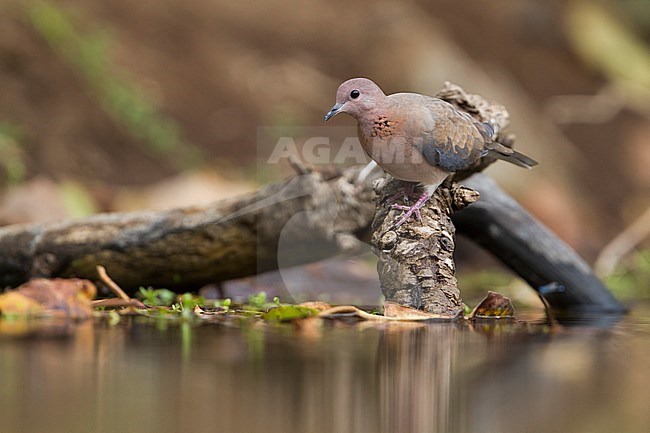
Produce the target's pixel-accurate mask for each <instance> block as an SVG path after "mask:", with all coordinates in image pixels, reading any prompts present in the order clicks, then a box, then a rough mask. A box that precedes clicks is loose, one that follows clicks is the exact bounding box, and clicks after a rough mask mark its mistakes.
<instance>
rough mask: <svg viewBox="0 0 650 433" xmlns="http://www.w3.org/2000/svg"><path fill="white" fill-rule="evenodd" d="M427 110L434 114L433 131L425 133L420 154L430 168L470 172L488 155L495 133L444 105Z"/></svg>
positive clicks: (436, 105)
mask: <svg viewBox="0 0 650 433" xmlns="http://www.w3.org/2000/svg"><path fill="white" fill-rule="evenodd" d="M427 108H429V110H430V112H431V114H432V118H433V127H432V128H430V129H429V131H427V132H426V133H425V137H424V142H423V144H422V149H421V151H422V154H423V155H424V158H425V159H426V160H427V162H429V164H432V165H436V166H438V167H442V168H443V169H445V170H447V171H450V172H456V171H460V170H464V169H466V168H468V167H469V166H471V165H472V164H473V163H474V162H476V160H477V159H479V158H481V157H482V156H484V155H485V154H486V153H487V149H486V148H485V142H486V141H487V140H488V138H487V137H490V136H491V135H492V133H493V130H492V128H491V127H490V126H489V125H487V124H482V123H479V122H477V121H476V120H474V118H472V117H471V116H470V115H468V114H465V113H461V112H459V111H456V110H455V109H454V108H453V106H451V105H450V104H447V103H446V102H443V101H437V102H434V103H432V104H430V105H429V106H428V107H427ZM483 125H485V126H483Z"/></svg>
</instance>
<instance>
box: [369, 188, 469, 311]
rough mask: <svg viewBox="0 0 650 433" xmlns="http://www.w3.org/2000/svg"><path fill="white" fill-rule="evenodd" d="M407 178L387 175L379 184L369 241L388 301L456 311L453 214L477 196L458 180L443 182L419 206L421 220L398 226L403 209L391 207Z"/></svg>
mask: <svg viewBox="0 0 650 433" xmlns="http://www.w3.org/2000/svg"><path fill="white" fill-rule="evenodd" d="M404 187H405V182H401V181H398V180H395V179H393V178H383V179H380V180H378V181H377V182H376V183H375V191H376V193H377V195H378V198H377V210H376V213H375V218H374V220H373V223H372V239H371V245H372V247H373V252H374V253H375V254H376V255H377V257H378V258H379V261H378V263H377V271H378V273H379V281H380V284H381V289H382V292H383V293H384V296H385V297H386V300H387V301H391V302H396V303H398V304H401V305H405V306H408V307H412V308H418V309H421V310H424V311H427V312H430V313H434V314H449V315H455V314H456V313H458V311H460V310H462V309H463V305H462V300H461V297H460V291H459V290H458V286H457V282H456V266H455V263H454V257H453V255H454V245H455V244H456V242H455V232H456V230H455V228H454V225H453V224H452V221H451V215H452V214H453V213H454V212H455V211H456V210H460V209H462V208H464V207H466V206H467V205H468V204H470V203H473V202H474V201H476V200H477V199H478V194H477V193H476V192H475V191H473V190H471V189H469V188H465V187H462V186H458V185H456V184H454V185H453V186H452V187H451V189H450V188H449V187H447V186H441V187H440V188H438V190H437V191H436V192H435V194H434V195H433V197H431V199H430V200H429V201H428V202H427V203H426V205H425V206H424V207H423V208H422V209H421V218H422V221H421V222H420V221H417V220H415V219H412V220H409V221H407V222H405V223H404V224H402V225H401V226H400V227H397V228H395V224H396V222H397V221H398V220H399V218H400V216H401V214H402V211H399V210H394V209H392V208H391V203H393V202H394V201H395V200H394V199H393V198H394V197H396V196H397V197H399V196H400V191H401V190H402V189H403V188H404Z"/></svg>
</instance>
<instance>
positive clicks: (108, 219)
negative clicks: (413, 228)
mask: <svg viewBox="0 0 650 433" xmlns="http://www.w3.org/2000/svg"><path fill="white" fill-rule="evenodd" d="M358 172H359V168H358V167H351V168H348V169H345V170H343V171H342V172H341V173H340V175H338V176H336V177H332V178H324V177H323V176H322V175H321V174H320V173H316V172H312V173H308V174H304V175H300V176H297V177H294V178H292V179H290V180H288V181H286V182H283V183H280V184H274V185H268V186H265V187H263V188H261V189H260V190H259V191H257V192H255V193H251V194H245V195H243V196H240V197H236V198H232V199H228V200H223V201H219V202H216V203H214V204H212V205H210V206H207V207H192V208H184V209H174V210H169V211H163V212H136V213H123V214H105V215H96V216H92V217H88V218H82V219H76V220H69V221H61V222H55V223H45V224H33V225H16V226H9V227H4V228H0V250H1V251H2V252H3V254H2V256H0V284H1V285H2V286H9V287H15V286H18V285H20V284H22V283H23V282H25V281H27V280H28V279H29V278H32V277H47V278H53V277H78V278H88V279H92V280H97V272H96V266H97V265H103V266H105V267H106V269H107V270H108V272H109V274H110V275H111V277H112V278H113V279H114V280H115V281H116V282H117V283H118V284H119V285H120V286H121V287H123V288H124V289H125V290H126V291H127V293H130V294H132V293H134V292H135V291H136V290H137V289H138V287H140V286H143V285H144V286H154V287H167V288H171V289H179V290H190V289H193V288H197V287H200V286H202V285H205V284H209V283H214V282H218V281H224V280H228V279H233V278H238V277H244V276H249V275H254V274H258V273H260V272H265V271H269V270H273V269H278V268H279V267H285V266H294V265H301V264H306V263H311V262H315V261H318V260H321V259H324V258H326V257H331V256H333V255H336V254H353V253H354V252H356V251H358V250H359V249H360V248H361V246H362V243H363V242H362V241H367V240H369V229H370V223H371V220H372V218H373V215H374V193H373V191H372V187H371V183H372V182H371V180H370V179H368V180H366V182H364V183H362V184H358V183H356V177H357V174H358ZM463 183H464V184H465V185H468V186H470V187H471V188H472V189H475V190H477V191H479V192H480V194H481V199H480V200H479V201H478V202H476V203H473V204H472V205H470V206H468V207H467V208H466V209H464V210H462V211H460V212H458V213H456V214H454V215H453V216H452V221H453V222H454V225H455V226H456V230H457V232H458V233H459V234H462V235H466V236H467V237H469V238H470V239H471V240H473V241H475V242H477V243H478V244H479V245H481V246H482V247H484V248H486V249H487V250H488V251H490V252H491V253H492V254H493V255H494V256H495V257H497V258H499V259H500V260H501V261H503V262H504V263H505V264H506V265H507V266H508V267H510V268H511V269H512V270H513V271H515V272H516V273H517V274H518V275H519V276H521V277H522V278H523V279H524V280H526V281H528V282H529V283H530V284H531V286H532V287H533V288H534V289H535V290H538V291H540V290H541V291H542V292H543V294H544V296H545V298H546V299H547V300H548V302H549V303H550V304H551V306H553V307H556V308H561V309H581V310H584V309H588V310H593V311H614V312H622V311H624V307H623V306H622V305H621V304H620V303H619V302H618V301H616V300H615V299H614V297H613V296H612V295H611V294H610V293H609V291H608V290H607V288H606V287H605V286H604V285H603V283H602V282H601V281H600V280H598V278H597V277H596V276H595V275H594V273H593V272H592V271H591V269H590V268H589V266H588V265H586V264H585V262H584V261H583V260H582V259H580V257H579V256H578V255H577V254H576V253H575V252H574V251H572V250H571V249H570V248H569V247H568V246H567V245H566V244H565V243H564V242H562V241H561V240H560V239H559V238H558V237H557V236H555V235H554V234H553V233H552V232H551V231H550V230H548V229H547V228H545V227H544V226H543V225H542V224H541V223H539V222H538V221H536V220H535V219H534V218H533V217H532V216H531V215H530V214H528V213H527V212H526V211H525V210H524V209H522V208H521V207H520V206H519V205H518V204H517V203H516V202H515V201H514V200H513V199H512V198H511V197H509V196H508V195H507V194H506V193H505V192H503V191H502V190H501V189H500V188H498V186H497V185H496V184H495V183H494V181H492V180H491V179H490V178H489V177H487V176H485V175H482V174H475V175H472V176H471V177H469V178H468V179H466V180H464V181H463Z"/></svg>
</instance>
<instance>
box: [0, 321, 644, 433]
mask: <svg viewBox="0 0 650 433" xmlns="http://www.w3.org/2000/svg"><path fill="white" fill-rule="evenodd" d="M646 313H647V311H646ZM635 314H637V315H636V316H634V315H633V316H631V317H627V318H625V319H624V320H623V321H622V322H620V323H618V324H616V325H614V326H612V327H610V328H602V327H601V328H590V327H575V328H561V329H560V330H558V331H555V330H554V331H553V332H550V331H549V329H548V328H547V327H543V326H539V325H536V326H523V325H521V324H516V323H503V324H501V325H499V326H493V325H489V324H477V325H476V326H474V327H470V326H468V325H467V324H465V323H458V324H383V325H376V324H372V325H370V324H367V323H358V324H342V323H339V322H333V321H320V320H311V321H306V322H304V323H302V324H301V325H300V327H297V326H293V327H292V326H291V325H286V326H278V327H264V326H259V325H249V326H244V327H242V328H236V327H231V326H227V325H203V326H193V327H190V326H185V327H183V326H175V325H169V326H165V322H161V323H159V326H155V325H152V324H142V323H137V322H136V321H126V322H122V323H120V324H118V325H116V326H109V325H108V324H107V323H96V324H92V323H90V322H88V323H84V324H82V325H78V326H77V328H76V329H75V330H74V332H73V333H71V334H69V335H68V336H66V335H65V333H61V334H59V335H56V336H52V335H50V336H45V337H37V336H35V335H34V336H32V337H23V338H18V337H15V336H12V337H8V336H6V335H5V336H0V384H1V386H0V431H2V432H3V433H4V432H7V433H20V432H29V433H36V432H66V433H70V432H157V433H158V432H186V431H187V432H209V431H219V432H237V433H239V432H283V433H284V432H289V433H291V432H296V433H298V432H300V433H303V432H309V433H311V432H328V433H330V432H335V433H336V432H354V433H357V432H378V431H379V432H399V433H402V432H436V431H438V432H523V431H526V432H532V433H534V432H548V431H562V432H610V431H625V432H646V431H650V411H648V410H647V405H648V391H647V390H648V389H650V374H648V372H647V365H648V362H649V361H650V338H649V337H650V324H649V321H648V319H647V317H648V315H647V314H646V315H643V314H640V313H635ZM0 325H1V324H0Z"/></svg>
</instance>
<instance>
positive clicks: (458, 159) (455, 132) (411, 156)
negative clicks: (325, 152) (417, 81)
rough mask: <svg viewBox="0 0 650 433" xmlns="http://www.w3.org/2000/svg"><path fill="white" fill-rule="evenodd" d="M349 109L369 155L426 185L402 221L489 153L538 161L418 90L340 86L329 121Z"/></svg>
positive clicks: (356, 82) (360, 82)
mask: <svg viewBox="0 0 650 433" xmlns="http://www.w3.org/2000/svg"><path fill="white" fill-rule="evenodd" d="M338 113H348V114H349V115H350V116H352V117H354V118H355V119H356V120H357V122H358V125H357V134H358V135H359V140H360V141H361V145H362V147H363V149H364V150H365V151H366V153H367V154H368V155H369V156H370V157H371V158H372V159H373V160H375V161H376V162H377V164H379V165H380V166H381V167H382V168H383V169H384V170H385V171H386V172H388V173H389V174H391V175H392V176H393V177H396V178H397V179H401V180H404V181H410V182H419V183H422V184H424V185H425V191H424V194H422V196H421V197H420V198H419V199H418V201H417V202H416V203H415V204H414V205H413V206H411V207H410V208H409V207H407V208H405V207H403V206H397V205H396V207H397V208H400V209H404V210H406V213H405V214H404V215H403V216H402V218H401V219H400V220H399V221H398V223H397V226H399V225H401V224H403V223H404V222H405V221H406V220H407V219H408V218H409V217H410V216H411V215H412V214H413V213H415V214H416V215H419V210H420V208H422V206H424V204H425V203H426V202H427V200H428V199H429V198H430V197H431V196H432V195H433V193H434V191H435V190H436V189H437V188H438V186H440V184H441V183H442V182H443V181H444V180H445V179H447V177H449V176H450V175H452V174H453V173H455V172H457V171H462V170H464V169H467V168H468V167H470V166H471V165H472V164H474V163H475V162H476V161H477V160H478V159H480V158H482V157H484V156H491V157H493V158H497V159H502V160H504V161H508V162H510V163H512V164H515V165H518V166H520V167H525V168H531V167H532V166H534V165H537V162H536V161H534V160H533V159H531V158H529V157H527V156H526V155H523V154H521V153H519V152H516V151H514V150H512V149H510V148H509V147H506V146H504V145H502V144H500V143H498V142H496V141H494V140H493V136H494V130H493V129H492V127H491V126H490V125H489V124H488V123H482V122H480V121H479V120H477V119H475V118H473V117H472V116H470V115H469V114H467V113H465V112H463V111H458V110H457V109H456V108H455V107H454V106H453V105H451V104H449V103H447V102H445V101H443V100H441V99H437V98H433V97H431V96H425V95H420V94H417V93H395V94H392V95H388V96H386V95H385V94H384V92H382V90H381V89H380V88H379V86H377V85H376V84H375V83H374V82H372V81H371V80H368V79H367V78H353V79H351V80H348V81H346V82H344V83H343V84H341V85H340V86H339V89H338V91H337V92H336V104H335V105H334V107H332V109H331V110H330V111H329V112H328V113H327V114H326V115H325V121H327V120H329V119H330V118H331V117H333V116H335V115H336V114H338Z"/></svg>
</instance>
